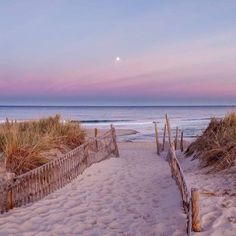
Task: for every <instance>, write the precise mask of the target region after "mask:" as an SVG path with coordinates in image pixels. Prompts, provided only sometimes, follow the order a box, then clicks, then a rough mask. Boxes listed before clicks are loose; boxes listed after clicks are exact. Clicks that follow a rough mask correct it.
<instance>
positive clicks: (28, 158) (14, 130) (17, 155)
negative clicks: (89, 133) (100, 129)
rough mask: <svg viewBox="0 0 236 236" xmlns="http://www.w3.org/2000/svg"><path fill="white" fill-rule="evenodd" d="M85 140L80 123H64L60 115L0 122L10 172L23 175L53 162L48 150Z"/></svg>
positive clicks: (0, 141)
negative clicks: (0, 123) (49, 157)
mask: <svg viewBox="0 0 236 236" xmlns="http://www.w3.org/2000/svg"><path fill="white" fill-rule="evenodd" d="M84 140H85V132H84V130H83V129H82V128H81V126H80V125H79V124H72V123H66V124H62V123H61V122H60V116H59V115H56V116H54V117H49V118H47V119H40V120H38V121H28V122H19V123H16V122H9V121H8V120H6V122H5V123H4V124H2V125H0V152H2V153H3V156H4V159H5V160H4V161H5V167H6V170H7V171H10V172H14V173H15V174H17V175H19V174H22V173H25V172H27V171H29V170H31V169H34V168H36V167H38V166H40V165H43V164H45V163H47V162H48V161H49V159H48V158H47V152H49V151H50V150H59V151H60V152H61V153H63V152H65V150H68V149H73V148H75V147H77V146H79V145H81V144H82V143H83V142H84Z"/></svg>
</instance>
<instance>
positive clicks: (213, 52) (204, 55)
mask: <svg viewBox="0 0 236 236" xmlns="http://www.w3.org/2000/svg"><path fill="white" fill-rule="evenodd" d="M116 57H120V61H117V60H116ZM0 104H2V105H10V104H16V105H18V104H37V105H45V104H50V105H51V104H58V105H113V104H115V105H145V104H148V105H166V104H168V105H176V104H180V105H191V104H204V105H207V104H220V105H222V104H236V1H235V0H224V1H222V0H197V1H190V0H185V1H184V0H182V1H181V0H162V1H161V0H160V1H158V0H119V1H117V0H50V1H49V0H45V1H43V0H40V1H38V0H28V1H26V0H1V1H0Z"/></svg>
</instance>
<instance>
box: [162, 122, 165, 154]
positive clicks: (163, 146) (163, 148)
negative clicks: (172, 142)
mask: <svg viewBox="0 0 236 236" xmlns="http://www.w3.org/2000/svg"><path fill="white" fill-rule="evenodd" d="M165 143H166V123H165V126H164V134H163V144H162V151H164V150H165Z"/></svg>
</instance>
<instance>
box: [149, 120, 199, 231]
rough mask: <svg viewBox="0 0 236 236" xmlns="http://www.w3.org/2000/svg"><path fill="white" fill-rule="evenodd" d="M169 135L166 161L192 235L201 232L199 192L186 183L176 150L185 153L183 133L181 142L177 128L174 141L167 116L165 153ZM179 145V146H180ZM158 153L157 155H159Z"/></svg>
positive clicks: (188, 229)
mask: <svg viewBox="0 0 236 236" xmlns="http://www.w3.org/2000/svg"><path fill="white" fill-rule="evenodd" d="M154 124H155V133H156V140H158V135H157V134H158V132H157V126H156V123H155V122H154ZM166 133H168V152H167V156H166V160H167V161H168V163H169V165H170V169H171V175H172V178H173V179H175V181H176V184H177V185H178V188H179V191H180V193H181V197H182V201H183V207H184V210H185V213H186V214H187V234H188V235H191V231H192V230H193V231H195V232H199V231H201V221H200V208H199V192H198V190H197V189H196V188H192V189H191V191H190V189H189V187H188V184H187V182H186V179H185V176H184V172H183V169H182V168H181V165H180V163H179V161H178V159H177V158H176V151H175V150H176V149H177V148H178V146H179V148H180V150H181V151H182V152H183V150H184V145H183V131H182V132H181V138H180V142H179V141H178V133H179V129H178V128H176V135H175V139H174V141H172V135H171V127H170V122H169V119H168V116H167V115H166V119H165V126H164V136H163V147H162V150H163V151H164V149H165V148H164V147H165V135H166ZM156 143H157V145H158V146H157V150H158V151H159V142H158V141H156ZM178 143H179V145H178ZM158 151H157V153H158Z"/></svg>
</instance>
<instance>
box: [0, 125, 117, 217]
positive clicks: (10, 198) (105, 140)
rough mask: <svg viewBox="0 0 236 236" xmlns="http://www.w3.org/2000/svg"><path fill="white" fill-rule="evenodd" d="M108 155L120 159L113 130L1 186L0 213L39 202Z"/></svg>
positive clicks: (112, 128)
mask: <svg viewBox="0 0 236 236" xmlns="http://www.w3.org/2000/svg"><path fill="white" fill-rule="evenodd" d="M111 154H114V155H115V156H116V157H119V151H118V146H117V143H116V133H115V128H114V127H113V126H111V129H110V130H109V131H108V132H106V133H105V134H103V135H102V136H98V137H95V138H89V139H88V140H87V141H86V142H85V143H84V144H83V145H81V146H79V147H77V148H75V149H73V150H72V151H70V152H68V153H67V154H65V155H63V156H62V157H59V158H57V159H55V160H53V161H50V162H48V163H47V164H45V165H42V166H40V167H38V168H36V169H33V170H31V171H28V172H27V173H24V174H22V175H19V176H16V177H14V178H12V179H11V180H9V181H6V182H5V183H4V184H2V185H0V212H1V213H4V212H7V211H8V210H9V209H12V208H14V207H20V206H22V205H25V204H27V203H30V202H34V201H36V200H39V199H42V198H43V197H45V196H47V195H48V194H50V193H51V192H53V191H55V190H57V189H59V188H61V187H63V186H65V185H66V184H68V183H69V182H71V181H72V180H73V179H75V178H76V177H77V176H78V175H79V174H81V173H82V172H83V171H84V170H85V169H86V168H87V167H89V166H90V165H91V164H93V163H96V162H99V161H101V160H104V159H106V158H108V157H109V156H110V155H111Z"/></svg>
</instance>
